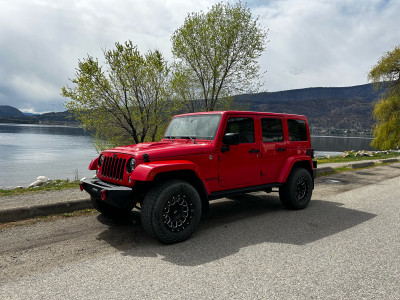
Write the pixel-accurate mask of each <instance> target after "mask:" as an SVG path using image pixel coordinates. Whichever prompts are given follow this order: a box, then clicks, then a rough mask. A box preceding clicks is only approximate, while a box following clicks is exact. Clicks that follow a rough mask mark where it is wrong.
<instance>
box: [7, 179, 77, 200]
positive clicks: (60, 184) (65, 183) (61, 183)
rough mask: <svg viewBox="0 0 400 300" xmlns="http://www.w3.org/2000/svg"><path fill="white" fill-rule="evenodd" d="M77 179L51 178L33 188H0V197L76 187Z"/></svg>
mask: <svg viewBox="0 0 400 300" xmlns="http://www.w3.org/2000/svg"><path fill="white" fill-rule="evenodd" d="M78 187H79V181H69V180H59V179H58V180H53V181H51V182H49V183H47V184H46V185H43V186H39V187H35V188H17V189H0V197H2V196H17V195H22V194H29V193H36V192H43V191H58V190H63V189H69V188H78Z"/></svg>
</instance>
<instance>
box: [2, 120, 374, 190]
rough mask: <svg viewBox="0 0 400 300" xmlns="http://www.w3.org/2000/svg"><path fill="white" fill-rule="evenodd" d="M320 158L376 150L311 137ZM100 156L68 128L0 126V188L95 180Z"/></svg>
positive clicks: (360, 141) (362, 143) (362, 141)
mask: <svg viewBox="0 0 400 300" xmlns="http://www.w3.org/2000/svg"><path fill="white" fill-rule="evenodd" d="M311 142H312V147H313V148H314V149H315V150H316V152H317V154H318V153H319V154H321V153H325V154H327V152H330V154H331V155H333V154H335V153H336V154H340V153H341V152H343V151H345V150H373V149H372V148H371V147H370V145H369V144H370V143H371V139H366V138H349V137H331V136H329V137H321V136H313V137H311ZM96 156H97V153H96V151H95V149H94V147H93V145H92V143H91V137H90V135H89V133H88V132H85V131H84V130H83V129H81V128H75V127H65V126H45V125H25V124H0V187H12V186H16V185H22V186H27V185H29V184H30V183H31V182H33V181H34V180H35V179H36V177H38V176H40V175H44V176H47V177H49V178H51V179H67V178H68V179H74V178H75V176H76V174H75V172H76V170H78V177H79V178H81V177H83V176H87V177H88V176H90V177H91V176H93V175H94V172H93V171H89V170H88V169H87V168H88V165H89V163H90V162H91V160H92V159H93V158H95V157H96Z"/></svg>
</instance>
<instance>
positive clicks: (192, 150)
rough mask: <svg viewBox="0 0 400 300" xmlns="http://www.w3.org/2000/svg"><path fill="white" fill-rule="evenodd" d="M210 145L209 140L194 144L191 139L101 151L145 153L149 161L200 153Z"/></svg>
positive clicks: (140, 156) (139, 154) (132, 153)
mask: <svg viewBox="0 0 400 300" xmlns="http://www.w3.org/2000/svg"><path fill="white" fill-rule="evenodd" d="M211 147H212V145H211V144H210V142H205V143H204V142H198V144H194V143H193V142H192V141H184V142H181V141H174V142H153V143H140V144H136V145H129V146H121V147H116V148H114V149H110V150H105V151H103V153H110V152H111V153H125V154H131V155H134V156H136V157H138V158H142V155H143V154H145V153H146V154H147V155H148V156H149V159H150V161H151V160H152V159H157V160H160V159H163V158H171V157H179V156H186V155H196V154H202V153H205V152H208V151H209V149H210V148H211Z"/></svg>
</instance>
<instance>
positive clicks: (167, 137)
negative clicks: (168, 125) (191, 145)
mask: <svg viewBox="0 0 400 300" xmlns="http://www.w3.org/2000/svg"><path fill="white" fill-rule="evenodd" d="M164 138H166V139H170V140H171V142H174V139H173V137H172V136H164Z"/></svg>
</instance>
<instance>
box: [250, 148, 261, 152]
mask: <svg viewBox="0 0 400 300" xmlns="http://www.w3.org/2000/svg"><path fill="white" fill-rule="evenodd" d="M259 152H260V150H259V149H250V150H249V153H259Z"/></svg>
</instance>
